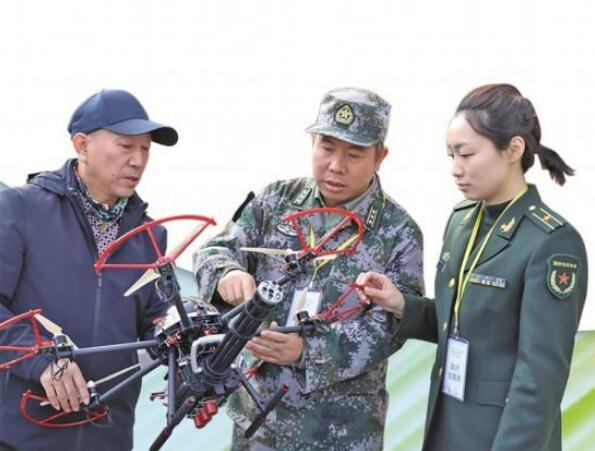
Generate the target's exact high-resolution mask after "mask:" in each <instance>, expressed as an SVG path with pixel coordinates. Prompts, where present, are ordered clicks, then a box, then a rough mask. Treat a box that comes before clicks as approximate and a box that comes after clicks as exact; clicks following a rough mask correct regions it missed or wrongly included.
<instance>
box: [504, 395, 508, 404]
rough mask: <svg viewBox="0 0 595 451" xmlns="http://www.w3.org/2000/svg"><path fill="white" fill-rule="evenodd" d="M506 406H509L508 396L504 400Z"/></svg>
mask: <svg viewBox="0 0 595 451" xmlns="http://www.w3.org/2000/svg"><path fill="white" fill-rule="evenodd" d="M504 404H508V396H507V397H506V399H505V400H504Z"/></svg>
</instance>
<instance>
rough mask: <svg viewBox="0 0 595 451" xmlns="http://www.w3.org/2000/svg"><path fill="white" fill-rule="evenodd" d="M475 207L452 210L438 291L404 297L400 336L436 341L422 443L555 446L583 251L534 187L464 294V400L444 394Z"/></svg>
mask: <svg viewBox="0 0 595 451" xmlns="http://www.w3.org/2000/svg"><path fill="white" fill-rule="evenodd" d="M480 207H481V203H477V202H464V203H462V204H460V205H459V206H457V207H456V208H455V210H454V212H453V214H452V215H451V217H450V220H449V222H448V225H447V228H446V231H445V235H444V245H443V249H442V252H441V257H440V261H439V263H438V269H437V274H436V283H435V294H436V299H435V300H428V299H420V298H417V297H414V296H408V295H406V296H405V300H406V302H405V310H404V312H403V317H402V321H401V325H400V328H399V332H398V336H399V337H401V338H419V339H422V340H427V341H431V342H435V343H438V347H437V351H436V361H435V364H434V367H433V369H432V373H431V386H430V394H429V401H428V410H427V419H426V434H425V439H424V445H423V449H424V450H441V451H465V450H469V451H482V450H493V451H516V450H518V451H531V450H535V451H550V450H551V451H554V450H560V449H561V431H560V402H561V400H562V395H563V393H564V388H565V386H566V382H567V379H568V373H569V370H570V361H571V358H572V350H573V346H574V336H575V333H576V331H577V328H578V324H579V319H580V316H581V312H582V309H583V304H584V301H585V297H586V289H587V257H586V252H585V247H584V245H583V242H582V240H581V237H580V236H579V234H578V232H577V231H576V230H575V229H574V228H573V227H572V226H571V225H570V224H568V223H567V222H566V221H565V220H564V219H563V218H562V217H561V216H560V215H558V214H557V213H554V212H552V210H551V209H550V208H548V207H547V206H546V205H545V204H544V203H543V202H542V201H541V200H540V198H539V194H538V193H537V190H536V188H535V187H534V186H530V187H529V191H528V192H527V193H525V195H524V196H523V197H521V198H520V199H519V200H518V201H517V202H516V203H515V204H513V205H512V206H511V207H510V209H509V210H507V211H506V212H504V214H503V215H502V217H501V218H500V220H499V221H498V222H497V223H496V224H495V229H494V232H493V235H492V237H491V239H490V240H489V242H488V244H487V246H486V248H485V250H484V252H483V254H482V256H481V258H480V259H479V262H478V264H477V266H476V267H475V270H474V271H473V274H472V275H471V277H470V283H469V284H468V286H467V288H466V291H465V294H464V297H463V301H462V304H461V311H460V320H459V322H460V336H461V337H463V338H465V339H466V340H468V341H469V356H468V364H467V365H468V366H467V372H466V379H467V380H466V386H465V399H464V401H463V402H460V401H458V400H455V399H453V398H450V397H448V396H447V395H444V394H443V393H442V392H441V385H442V380H443V372H444V365H445V357H446V347H447V338H448V336H449V333H450V331H451V330H452V322H453V313H452V312H453V304H454V302H455V297H456V291H457V283H458V280H457V279H458V271H459V266H460V264H461V262H462V259H463V254H464V250H465V247H466V244H467V242H468V238H469V236H470V234H471V230H472V227H473V224H474V222H475V219H476V217H477V215H478V212H479V209H480ZM477 248H478V247H477V246H476V247H475V250H474V252H473V253H472V254H471V258H470V259H469V262H471V261H472V260H473V257H474V255H475V252H477Z"/></svg>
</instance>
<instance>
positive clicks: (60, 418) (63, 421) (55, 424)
mask: <svg viewBox="0 0 595 451" xmlns="http://www.w3.org/2000/svg"><path fill="white" fill-rule="evenodd" d="M29 401H31V402H34V401H35V402H40V403H41V402H48V399H47V398H46V397H44V396H40V395H35V394H33V393H32V392H31V390H27V391H26V392H25V393H23V396H22V397H21V413H22V414H23V416H24V417H25V419H26V420H27V421H29V422H31V423H33V424H35V425H37V426H41V427H46V428H53V429H61V428H70V427H74V426H82V425H83V424H87V423H93V422H96V421H99V420H101V419H102V418H105V417H106V416H107V415H108V414H109V409H108V408H107V407H101V408H100V409H99V410H93V411H88V412H87V418H85V419H83V420H81V419H76V420H74V419H72V420H70V421H68V417H69V416H70V417H73V416H79V415H80V414H81V412H62V411H60V412H54V413H52V414H51V415H49V416H48V417H47V418H44V419H39V418H35V417H33V416H32V415H31V414H30V413H29V412H28V411H27V403H28V402H29ZM48 409H52V410H53V407H51V404H50V405H48Z"/></svg>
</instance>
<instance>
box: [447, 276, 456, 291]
mask: <svg viewBox="0 0 595 451" xmlns="http://www.w3.org/2000/svg"><path fill="white" fill-rule="evenodd" d="M454 286H455V278H454V277H451V278H450V280H449V281H448V288H452V287H454Z"/></svg>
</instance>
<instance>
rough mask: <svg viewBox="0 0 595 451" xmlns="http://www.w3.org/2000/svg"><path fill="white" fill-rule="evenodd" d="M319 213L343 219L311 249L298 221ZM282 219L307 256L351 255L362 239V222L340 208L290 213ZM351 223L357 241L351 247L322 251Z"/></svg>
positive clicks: (354, 214)
mask: <svg viewBox="0 0 595 451" xmlns="http://www.w3.org/2000/svg"><path fill="white" fill-rule="evenodd" d="M319 213H334V214H338V215H340V216H344V218H343V219H342V220H341V222H339V224H337V226H335V227H334V228H332V229H331V230H330V231H329V232H328V233H326V234H325V235H324V237H322V239H321V240H320V242H319V243H318V244H316V246H314V247H312V246H310V245H309V244H308V242H307V240H306V239H305V238H304V234H303V233H302V231H301V230H300V227H299V224H298V221H299V219H301V218H304V217H307V216H310V215H314V214H319ZM282 219H283V221H285V222H289V223H291V226H292V227H293V229H294V230H295V231H296V233H297V237H298V240H299V242H300V246H301V247H302V252H303V253H307V254H314V255H316V256H317V257H323V256H325V255H333V254H347V255H351V254H352V253H353V252H354V251H355V249H356V248H357V246H358V245H359V243H360V242H361V241H362V239H363V237H364V224H363V223H362V220H361V219H360V217H359V216H358V215H357V214H356V213H354V212H352V211H348V210H344V209H342V208H335V207H321V208H312V209H310V210H304V211H298V212H295V213H290V214H288V215H286V216H284V217H283V218H282ZM351 221H353V223H354V224H355V225H356V226H357V239H356V240H355V241H354V242H353V243H352V244H351V245H349V246H347V247H346V248H345V249H332V250H326V251H325V250H323V249H324V246H325V245H326V244H327V243H328V242H329V241H330V240H331V238H333V237H334V236H335V235H337V234H338V233H339V231H340V230H341V229H342V228H343V227H344V226H346V225H347V224H349V222H351Z"/></svg>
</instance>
